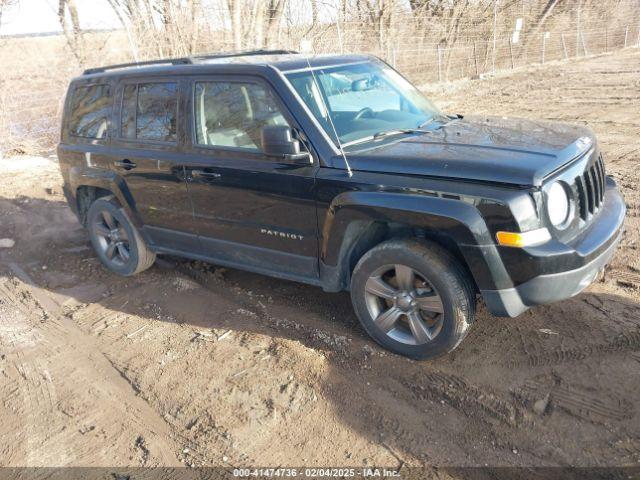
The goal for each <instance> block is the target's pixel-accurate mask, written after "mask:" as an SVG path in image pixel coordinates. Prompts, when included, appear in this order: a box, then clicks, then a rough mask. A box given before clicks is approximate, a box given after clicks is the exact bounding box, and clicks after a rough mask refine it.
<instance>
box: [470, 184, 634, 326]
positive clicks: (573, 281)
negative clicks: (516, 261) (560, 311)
mask: <svg viewBox="0 0 640 480" xmlns="http://www.w3.org/2000/svg"><path fill="white" fill-rule="evenodd" d="M625 211H626V208H625V204H624V200H623V198H622V195H621V194H620V192H619V191H618V189H617V188H616V185H615V183H614V182H613V181H612V180H610V179H609V181H608V182H607V190H606V194H605V202H604V206H603V208H602V209H601V211H600V213H599V215H598V217H597V218H596V219H595V220H594V221H593V222H592V224H591V225H589V226H588V228H587V229H586V230H585V231H584V232H583V233H581V234H580V235H579V236H578V237H577V238H576V239H575V240H573V241H572V242H571V243H569V244H559V243H558V245H557V248H556V247H554V245H553V244H551V245H545V246H544V247H541V248H532V249H530V250H529V252H528V254H529V257H530V258H531V259H533V260H535V257H536V256H539V257H540V263H541V264H544V263H545V260H546V258H542V257H547V256H551V257H553V258H554V264H555V265H562V264H567V265H572V266H575V265H576V264H578V265H579V266H575V268H570V269H567V270H563V271H558V272H553V273H542V274H540V275H537V276H534V277H533V278H531V279H529V280H527V281H525V282H523V283H520V284H519V285H517V286H514V287H512V288H504V289H500V290H481V293H482V296H483V298H484V301H485V303H486V305H487V308H488V309H489V310H490V311H491V313H493V314H494V315H495V316H498V317H516V316H518V315H520V314H521V313H522V312H524V311H525V310H527V309H528V308H529V307H532V306H534V305H542V304H546V303H552V302H556V301H558V300H564V299H566V298H570V297H572V296H574V295H577V294H578V293H580V292H581V291H582V290H584V289H585V288H586V287H587V286H589V285H590V284H591V282H593V280H594V279H595V278H596V276H597V275H598V273H599V272H600V271H602V270H603V269H604V267H605V266H606V265H607V263H609V261H610V260H611V257H612V256H613V254H614V252H615V250H616V247H617V246H618V243H619V242H620V238H621V237H622V230H623V225H624V215H625ZM556 243H557V242H556ZM569 259H570V261H569ZM563 260H564V261H563Z"/></svg>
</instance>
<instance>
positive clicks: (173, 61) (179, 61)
mask: <svg viewBox="0 0 640 480" xmlns="http://www.w3.org/2000/svg"><path fill="white" fill-rule="evenodd" d="M295 53H298V52H296V51H295V50H266V49H262V50H245V51H240V52H221V53H205V54H202V55H192V56H190V57H182V58H164V59H158V60H147V61H144V62H131V63H118V64H116V65H107V66H104V67H95V68H88V69H86V70H85V71H84V72H82V74H83V75H92V74H94V73H103V72H106V71H107V70H118V69H121V68H131V67H146V66H150V65H188V64H191V63H194V61H197V60H209V59H214V58H233V57H248V56H251V55H287V54H295Z"/></svg>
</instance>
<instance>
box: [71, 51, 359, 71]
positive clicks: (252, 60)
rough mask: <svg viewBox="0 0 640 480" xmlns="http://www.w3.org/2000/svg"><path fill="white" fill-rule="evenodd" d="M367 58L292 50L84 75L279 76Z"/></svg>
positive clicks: (150, 64)
mask: <svg viewBox="0 0 640 480" xmlns="http://www.w3.org/2000/svg"><path fill="white" fill-rule="evenodd" d="M370 58H371V57H370V56H367V55H331V54H323V55H313V54H308V55H307V54H301V53H298V52H294V51H291V50H252V51H246V52H223V53H216V54H207V55H195V56H192V57H181V58H165V59H158V60H149V61H144V62H133V63H122V64H117V65H109V66H104V67H97V68H89V69H87V70H85V71H84V72H83V77H84V76H89V75H100V76H102V75H118V76H120V75H129V74H136V75H138V74H160V75H162V74H170V73H171V74H173V73H191V72H193V70H203V69H205V70H209V69H208V68H204V67H207V66H220V65H225V66H231V65H233V66H236V68H239V69H242V68H241V67H242V66H245V67H252V68H251V69H252V70H253V69H255V68H256V67H262V68H269V67H271V68H276V69H278V70H280V71H282V72H287V71H292V70H303V69H307V68H309V66H311V67H325V66H333V65H339V64H344V63H354V62H361V61H366V60H368V59H370Z"/></svg>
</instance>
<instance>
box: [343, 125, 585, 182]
mask: <svg viewBox="0 0 640 480" xmlns="http://www.w3.org/2000/svg"><path fill="white" fill-rule="evenodd" d="M595 143H596V140H595V137H594V136H593V134H592V132H591V131H590V130H589V129H588V128H586V127H580V126H576V125H567V124H563V123H554V122H543V121H531V120H523V119H515V118H504V117H465V118H463V119H458V120H453V121H451V122H449V123H446V124H444V125H443V126H441V127H439V128H436V129H434V130H433V131H432V132H430V133H425V134H416V135H405V136H401V135H399V136H393V137H385V138H384V139H383V140H381V141H380V143H379V144H377V145H375V144H374V146H373V147H371V143H369V144H363V147H366V150H359V151H357V152H353V153H348V154H347V158H348V160H349V163H350V165H351V168H353V169H354V170H363V171H375V172H390V173H400V174H413V175H427V176H435V177H447V178H459V179H466V180H479V181H490V182H500V183H509V184H517V185H533V186H540V185H541V184H542V181H543V179H544V178H545V177H546V176H547V175H549V174H550V173H552V172H554V171H555V170H557V169H559V168H561V167H562V166H563V165H565V164H567V163H569V162H570V161H571V160H573V159H575V158H576V157H577V156H579V155H580V154H581V153H582V152H584V151H586V150H588V149H589V148H590V147H591V146H595Z"/></svg>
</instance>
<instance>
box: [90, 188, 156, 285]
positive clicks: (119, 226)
mask: <svg viewBox="0 0 640 480" xmlns="http://www.w3.org/2000/svg"><path fill="white" fill-rule="evenodd" d="M87 228H88V230H89V237H90V238H91V243H92V244H93V248H94V250H95V251H96V253H97V255H98V258H100V261H101V262H102V263H103V264H104V265H105V266H106V267H107V268H108V269H109V270H111V271H113V272H115V273H117V274H119V275H124V276H130V275H135V274H136V273H140V272H142V271H143V270H146V269H147V268H149V267H150V266H151V265H153V262H154V261H155V258H156V255H155V253H153V252H152V251H151V250H149V248H148V247H147V245H146V243H145V242H144V240H143V239H142V237H141V236H140V234H139V233H138V231H137V230H136V228H135V226H134V225H133V224H132V223H131V220H130V219H129V217H128V216H127V214H126V212H125V211H124V210H123V209H122V207H121V206H120V205H119V204H118V202H117V200H116V199H115V197H113V196H108V197H101V198H98V199H97V200H96V201H94V202H93V203H92V204H91V206H90V207H89V212H88V213H87Z"/></svg>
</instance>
